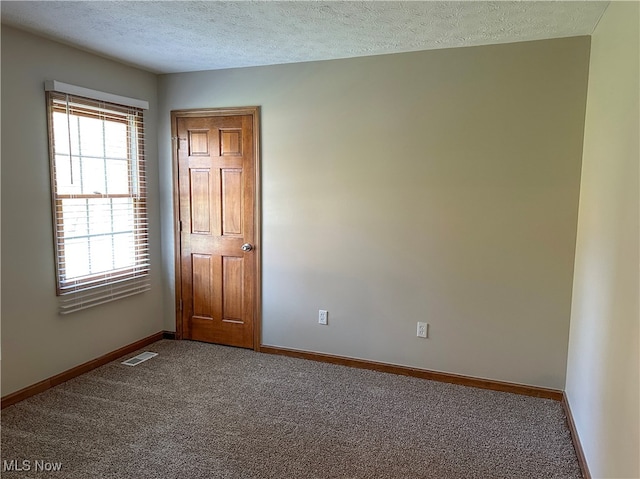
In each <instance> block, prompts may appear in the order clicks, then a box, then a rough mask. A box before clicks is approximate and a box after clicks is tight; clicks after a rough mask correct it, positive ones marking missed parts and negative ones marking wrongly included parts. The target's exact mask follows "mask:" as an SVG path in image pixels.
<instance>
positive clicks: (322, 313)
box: [318, 309, 329, 325]
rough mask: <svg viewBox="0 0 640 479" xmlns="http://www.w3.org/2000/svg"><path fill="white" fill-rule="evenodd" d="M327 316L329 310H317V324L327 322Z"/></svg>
mask: <svg viewBox="0 0 640 479" xmlns="http://www.w3.org/2000/svg"><path fill="white" fill-rule="evenodd" d="M328 316H329V312H328V311H326V310H324V309H321V310H320V311H318V324H325V325H326V324H328V321H327V320H328Z"/></svg>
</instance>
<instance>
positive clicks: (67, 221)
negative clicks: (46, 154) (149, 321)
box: [47, 91, 150, 314]
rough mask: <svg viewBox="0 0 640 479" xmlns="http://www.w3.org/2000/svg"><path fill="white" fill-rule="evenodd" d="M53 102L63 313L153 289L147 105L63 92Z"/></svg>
mask: <svg viewBox="0 0 640 479" xmlns="http://www.w3.org/2000/svg"><path fill="white" fill-rule="evenodd" d="M47 104H48V120H49V143H50V148H49V150H50V165H51V182H52V183H51V184H52V192H53V215H54V237H55V252H56V276H57V293H58V295H59V296H60V313H62V314H68V313H72V312H74V311H79V310H81V309H86V308H89V307H92V306H97V305H99V304H103V303H106V302H109V301H114V300H116V299H120V298H124V297H127V296H131V295H134V294H138V293H142V292H144V291H148V290H149V289H150V284H149V241H148V239H149V235H148V223H147V194H146V192H147V188H146V181H145V164H144V127H143V112H142V110H141V109H140V108H137V107H133V106H124V105H119V104H115V103H110V102H107V101H103V100H99V99H91V98H86V97H80V96H75V95H72V94H69V93H64V92H57V91H47Z"/></svg>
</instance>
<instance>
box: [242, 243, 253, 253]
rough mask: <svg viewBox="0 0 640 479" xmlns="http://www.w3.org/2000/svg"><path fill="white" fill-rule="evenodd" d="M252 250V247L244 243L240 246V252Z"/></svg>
mask: <svg viewBox="0 0 640 479" xmlns="http://www.w3.org/2000/svg"><path fill="white" fill-rule="evenodd" d="M252 249H253V246H252V245H250V244H249V243H245V244H243V245H242V251H251V250H252Z"/></svg>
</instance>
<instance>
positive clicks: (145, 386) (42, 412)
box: [2, 340, 581, 479]
mask: <svg viewBox="0 0 640 479" xmlns="http://www.w3.org/2000/svg"><path fill="white" fill-rule="evenodd" d="M144 350H145V351H153V352H157V353H158V356H156V357H154V358H152V359H150V360H148V361H146V362H144V363H141V364H139V365H137V366H135V367H130V366H125V365H122V364H120V362H121V361H122V360H124V359H125V358H123V359H122V360H118V361H115V362H112V363H109V364H107V365H105V366H102V367H100V368H98V369H95V370H93V371H91V372H89V373H87V374H84V375H82V376H80V377H77V378H75V379H73V380H71V381H68V382H66V383H64V384H61V385H59V386H57V387H55V388H52V389H49V390H47V391H45V392H44V393H42V394H39V395H37V396H33V397H31V398H29V399H27V400H25V401H22V402H20V403H18V404H16V405H14V406H11V407H8V408H6V409H4V410H3V411H2V460H3V468H4V469H5V470H4V472H3V473H2V477H3V478H7V479H8V478H21V479H23V478H44V477H47V478H53V477H57V478H64V479H93V478H95V479H173V478H176V479H178V478H181V479H182V478H185V479H213V478H216V479H217V478H229V479H231V478H234V479H240V478H243V479H244V478H247V479H249V478H251V479H253V478H256V479H258V478H260V479H263V478H274V479H290V478H318V479H325V478H353V479H365V478H372V479H373V478H376V479H377V478H380V479H382V478H385V479H386V478H399V479H401V478H407V479H408V478H433V479H449V478H451V479H454V478H456V479H457V478H465V479H471V478H482V479H490V478H509V479H512V478H540V479H550V478H558V479H560V478H561V479H573V478H580V477H581V475H580V470H579V466H578V462H577V458H576V454H575V451H574V449H573V445H572V443H571V438H570V433H569V430H568V428H567V425H566V420H565V416H564V413H563V410H562V406H561V404H560V403H559V402H556V401H553V400H549V399H539V398H532V397H527V396H519V395H515V394H510V393H502V392H496V391H488V390H482V389H475V388H469V387H464V386H458V385H453V384H445V383H438V382H434V381H427V380H424V379H418V378H411V377H405V376H396V375H392V374H386V373H380V372H375V371H368V370H362V369H353V368H348V367H344V366H337V365H332V364H324V363H317V362H313V361H307V360H303V359H294V358H288V357H283V356H273V355H267V354H260V353H255V352H253V351H249V350H243V349H236V348H229V347H224V346H216V345H210V344H203V343H196V342H191V341H170V340H163V341H159V342H157V343H154V344H152V345H150V346H148V347H146V348H144ZM130 356H134V354H131V355H129V356H127V357H130ZM12 460H16V461H18V462H17V463H14V465H15V464H18V465H22V464H23V463H22V461H29V462H27V463H24V465H26V468H24V467H23V468H22V469H25V470H23V471H16V470H15V467H14V470H12V471H9V470H7V469H10V468H11V467H10V466H11V462H10V461H12ZM36 461H43V462H41V463H36ZM45 463H60V465H61V466H60V467H61V470H60V471H58V472H55V471H49V472H47V471H41V470H38V471H37V470H36V467H38V466H39V468H40V469H42V468H43V466H44V467H46V464H45ZM49 467H52V466H49ZM27 468H28V469H30V470H26V469H27Z"/></svg>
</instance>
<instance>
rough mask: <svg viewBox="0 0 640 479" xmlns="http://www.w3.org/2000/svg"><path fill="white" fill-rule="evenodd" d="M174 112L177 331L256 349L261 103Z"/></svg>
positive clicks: (188, 336)
mask: <svg viewBox="0 0 640 479" xmlns="http://www.w3.org/2000/svg"><path fill="white" fill-rule="evenodd" d="M172 116H173V128H174V133H175V134H174V141H175V150H174V151H175V154H176V156H177V183H178V184H177V189H178V204H179V207H178V211H177V216H178V218H177V220H178V221H177V229H178V230H179V232H178V235H177V236H178V238H179V241H178V243H179V246H178V245H176V246H177V248H179V251H178V253H179V258H178V259H179V261H178V263H179V265H177V266H178V268H179V270H178V271H177V273H178V274H177V277H179V281H180V284H179V285H178V284H177V285H176V289H177V290H178V291H177V295H178V296H179V303H178V315H177V316H178V320H177V325H176V326H177V330H178V331H180V332H181V334H178V336H179V337H182V338H185V339H193V340H197V341H206V342H211V343H218V344H225V345H229V346H240V347H244V348H255V349H257V347H258V345H259V337H258V335H257V333H258V324H257V317H258V314H257V311H258V294H257V291H258V281H259V278H258V250H259V244H258V231H257V229H258V224H257V223H258V222H257V213H258V209H257V207H256V205H257V201H256V199H257V178H258V175H257V171H258V166H259V165H258V161H257V160H258V148H257V145H258V143H257V109H242V110H239V109H238V110H222V111H215V110H214V111H206V112H198V113H194V112H182V113H180V112H174V114H173V115H172Z"/></svg>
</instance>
